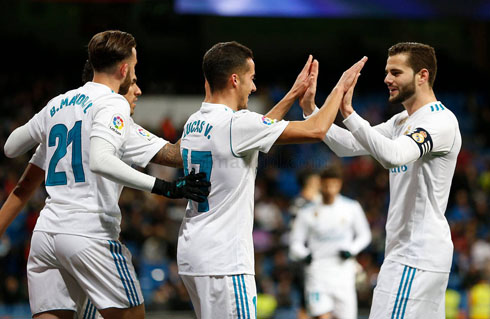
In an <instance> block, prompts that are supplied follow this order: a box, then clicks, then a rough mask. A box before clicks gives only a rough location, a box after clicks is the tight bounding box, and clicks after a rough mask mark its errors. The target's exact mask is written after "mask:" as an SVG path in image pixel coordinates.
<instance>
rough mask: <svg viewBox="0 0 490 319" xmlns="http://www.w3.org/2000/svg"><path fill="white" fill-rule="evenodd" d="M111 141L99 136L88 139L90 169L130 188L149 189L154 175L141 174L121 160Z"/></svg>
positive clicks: (153, 180)
mask: <svg viewBox="0 0 490 319" xmlns="http://www.w3.org/2000/svg"><path fill="white" fill-rule="evenodd" d="M115 154H116V149H115V147H114V145H112V143H110V142H108V141H106V140H105V139H103V138H100V137H97V136H95V137H92V138H91V139H90V170H91V171H92V172H94V173H96V174H99V175H102V176H104V177H105V178H107V179H109V180H111V181H113V182H115V183H118V184H121V185H124V186H128V187H131V188H136V189H139V190H143V191H151V190H152V189H153V186H154V185H155V177H153V176H150V175H146V174H143V173H141V172H139V171H137V170H135V169H134V168H131V167H130V166H129V165H127V164H125V163H124V162H123V161H121V160H120V159H119V158H118V157H117V156H116V155H115Z"/></svg>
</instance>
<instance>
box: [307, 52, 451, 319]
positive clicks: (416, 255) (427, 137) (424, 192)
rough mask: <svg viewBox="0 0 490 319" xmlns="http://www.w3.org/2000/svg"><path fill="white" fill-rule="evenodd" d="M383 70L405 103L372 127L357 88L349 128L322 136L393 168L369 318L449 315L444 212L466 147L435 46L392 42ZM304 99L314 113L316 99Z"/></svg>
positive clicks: (345, 152)
mask: <svg viewBox="0 0 490 319" xmlns="http://www.w3.org/2000/svg"><path fill="white" fill-rule="evenodd" d="M385 72H386V77H385V79H384V82H385V84H386V85H387V87H388V90H389V95H390V96H389V102H390V103H401V104H402V105H403V106H404V108H405V111H403V112H400V113H398V114H396V115H395V116H393V117H392V118H391V119H389V120H388V121H387V122H384V123H382V124H379V125H377V126H375V127H371V126H370V125H369V123H368V122H367V121H365V120H364V119H362V118H361V117H360V116H359V115H358V114H357V113H356V112H355V111H354V109H353V107H352V94H353V90H351V91H349V92H348V93H347V94H346V95H345V97H344V101H343V103H342V106H341V108H340V111H341V113H342V116H343V117H344V118H345V120H344V121H343V123H344V124H345V126H346V127H347V128H348V129H349V131H348V130H345V129H342V128H339V127H338V126H332V129H331V130H329V132H328V133H327V135H326V136H325V139H324V142H325V143H326V144H327V145H328V146H329V147H330V148H331V149H332V150H333V151H334V152H335V153H336V154H337V155H338V156H355V155H367V154H370V155H371V156H373V157H374V158H375V159H376V160H378V161H379V162H380V163H381V164H382V165H383V167H385V168H386V169H388V170H389V174H390V205H389V209H388V219H387V222H386V248H385V259H384V261H383V264H382V266H381V270H380V273H379V276H378V280H377V285H376V288H375V290H374V295H373V301H372V305H371V312H370V316H369V318H371V319H378V318H388V317H391V318H406V319H412V318H426V317H430V318H436V319H443V318H444V317H445V302H444V298H445V291H446V287H447V285H448V278H449V272H450V271H451V264H452V257H453V243H452V241H451V232H450V229H449V225H448V222H447V220H446V218H445V216H444V215H445V212H446V206H447V202H448V197H449V191H450V188H451V181H452V178H453V174H454V169H455V167H456V160H457V157H458V154H459V151H460V149H461V134H460V131H459V125H458V120H457V118H456V117H455V116H454V114H453V113H452V112H451V111H450V110H449V109H448V108H447V107H446V106H445V105H443V104H442V102H440V101H438V100H437V99H436V97H435V94H434V91H433V85H434V81H435V78H436V73H437V60H436V55H435V51H434V48H432V47H431V46H429V45H426V44H421V43H413V42H403V43H398V44H395V45H393V46H392V47H391V48H390V49H389V50H388V59H387V62H386V68H385ZM304 106H305V113H306V114H307V115H308V114H310V113H312V111H313V109H314V106H313V104H312V103H307V104H304ZM394 283H396V284H394Z"/></svg>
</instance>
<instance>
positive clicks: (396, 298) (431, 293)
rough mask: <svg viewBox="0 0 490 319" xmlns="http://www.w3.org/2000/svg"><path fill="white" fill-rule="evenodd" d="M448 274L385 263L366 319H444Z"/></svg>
mask: <svg viewBox="0 0 490 319" xmlns="http://www.w3.org/2000/svg"><path fill="white" fill-rule="evenodd" d="M448 280H449V273H444V272H433V271H426V270H421V269H416V268H413V267H410V266H406V265H403V264H400V263H398V262H394V261H390V260H385V261H384V262H383V265H382V266H381V270H380V272H379V275H378V283H377V284H376V288H375V289H374V293H373V302H372V305H371V313H370V314H369V319H420V318H431V319H444V318H445V293H446V287H447V283H448Z"/></svg>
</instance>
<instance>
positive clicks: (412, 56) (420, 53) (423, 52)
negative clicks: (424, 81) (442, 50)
mask: <svg viewBox="0 0 490 319" xmlns="http://www.w3.org/2000/svg"><path fill="white" fill-rule="evenodd" d="M401 53H406V54H408V60H407V62H408V65H409V66H410V67H411V68H412V70H413V71H414V72H415V73H417V72H419V71H420V70H422V69H427V70H428V71H429V86H430V87H433V86H434V81H435V80H436V74H437V59H436V51H435V50H434V48H433V47H431V46H430V45H427V44H422V43H417V42H401V43H397V44H395V45H394V46H392V47H391V48H389V49H388V56H393V55H397V54H401Z"/></svg>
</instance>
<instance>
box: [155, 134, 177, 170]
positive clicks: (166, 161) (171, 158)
mask: <svg viewBox="0 0 490 319" xmlns="http://www.w3.org/2000/svg"><path fill="white" fill-rule="evenodd" d="M151 162H152V163H155V164H159V165H165V166H170V167H178V168H181V167H183V163H182V156H181V155H180V140H179V141H178V142H177V143H175V144H171V143H167V144H165V146H164V147H162V149H161V150H160V151H158V153H157V154H156V155H155V156H154V157H153V158H152V159H151Z"/></svg>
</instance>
